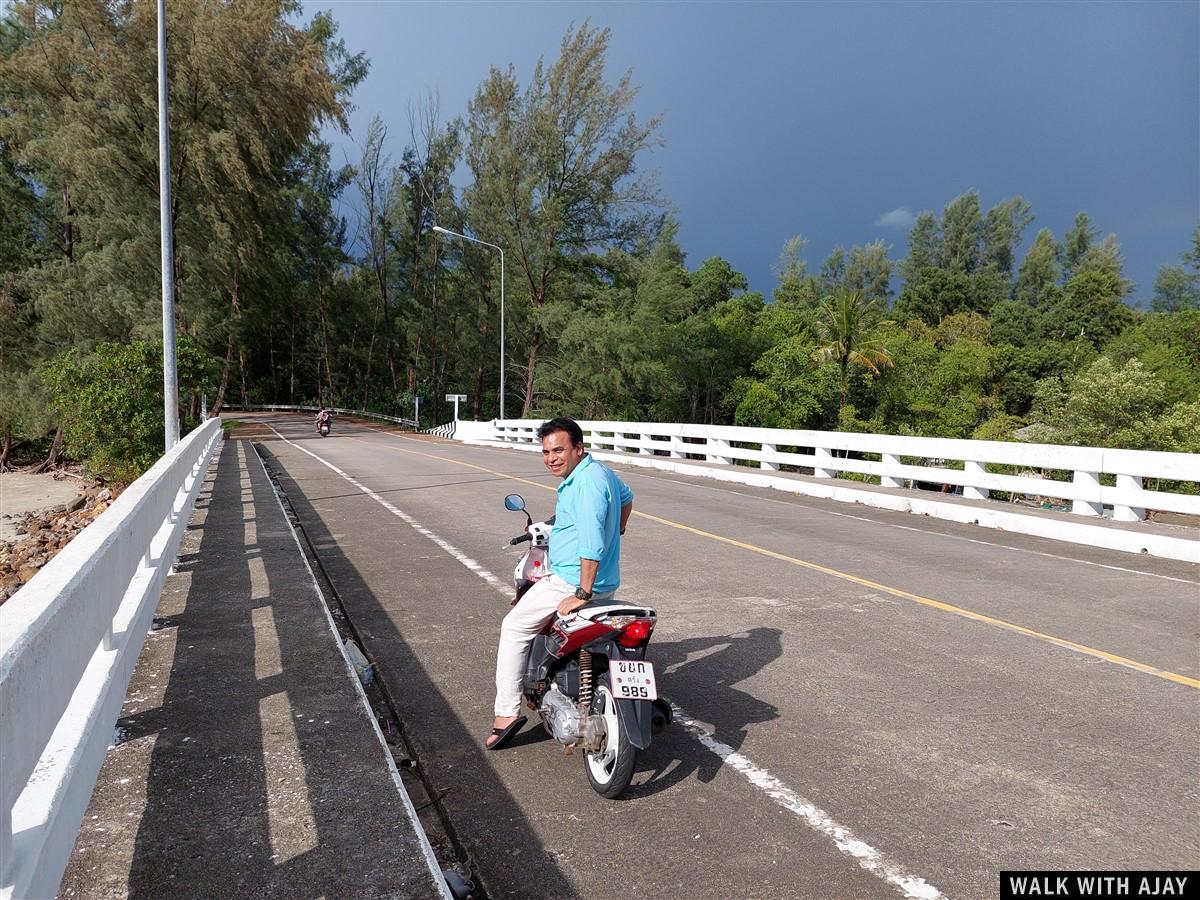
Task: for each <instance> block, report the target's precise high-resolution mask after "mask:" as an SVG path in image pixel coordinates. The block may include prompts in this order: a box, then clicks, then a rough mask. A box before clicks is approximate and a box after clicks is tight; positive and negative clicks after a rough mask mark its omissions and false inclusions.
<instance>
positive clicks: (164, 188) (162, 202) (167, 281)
mask: <svg viewBox="0 0 1200 900" xmlns="http://www.w3.org/2000/svg"><path fill="white" fill-rule="evenodd" d="M168 136H169V135H168V127H167V9H166V0H158V210H159V212H158V224H159V228H160V229H161V231H162V237H161V242H162V329H163V425H164V426H165V429H166V445H167V449H168V450H170V449H171V448H172V447H174V446H175V445H176V444H178V443H179V390H178V387H177V383H176V377H175V372H176V368H175V246H174V238H173V233H172V230H171V145H170V141H169V140H168Z"/></svg>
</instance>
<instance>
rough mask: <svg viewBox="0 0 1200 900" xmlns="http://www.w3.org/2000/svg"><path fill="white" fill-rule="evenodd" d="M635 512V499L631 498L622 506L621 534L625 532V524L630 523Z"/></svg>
mask: <svg viewBox="0 0 1200 900" xmlns="http://www.w3.org/2000/svg"><path fill="white" fill-rule="evenodd" d="M632 513H633V501H632V500H630V501H629V502H628V503H626V504H625V505H624V506H622V507H621V534H624V533H625V526H626V525H628V524H629V516H630V515H631V514H632Z"/></svg>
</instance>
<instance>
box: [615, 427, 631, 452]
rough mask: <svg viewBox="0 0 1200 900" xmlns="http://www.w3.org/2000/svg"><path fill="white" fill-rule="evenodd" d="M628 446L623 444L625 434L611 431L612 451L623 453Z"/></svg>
mask: <svg viewBox="0 0 1200 900" xmlns="http://www.w3.org/2000/svg"><path fill="white" fill-rule="evenodd" d="M628 449H629V448H628V447H627V446H626V445H625V435H624V434H622V433H621V432H620V431H614V432H613V452H614V453H624V452H625V451H626V450H628Z"/></svg>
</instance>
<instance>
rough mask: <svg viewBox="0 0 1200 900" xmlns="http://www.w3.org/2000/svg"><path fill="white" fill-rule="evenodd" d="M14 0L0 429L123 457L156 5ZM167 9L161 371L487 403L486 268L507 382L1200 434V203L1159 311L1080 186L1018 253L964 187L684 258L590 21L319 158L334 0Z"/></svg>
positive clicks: (810, 408)
mask: <svg viewBox="0 0 1200 900" xmlns="http://www.w3.org/2000/svg"><path fill="white" fill-rule="evenodd" d="M10 8H11V10H12V11H11V13H10V15H9V17H8V19H7V20H6V21H5V24H4V26H3V27H0V110H2V113H0V442H2V444H0V458H2V459H7V458H9V457H8V451H9V450H10V449H11V447H12V446H13V444H14V442H20V441H22V440H25V441H28V442H30V443H31V444H36V442H37V441H45V440H46V439H47V435H49V434H52V433H54V431H55V429H56V427H58V426H59V425H60V424H61V425H64V426H65V427H66V441H67V450H68V452H70V453H74V454H78V455H80V456H81V457H83V458H86V459H87V460H88V461H89V465H91V466H93V467H95V468H96V469H98V470H102V471H105V472H109V473H120V474H122V475H123V476H129V475H132V474H135V473H136V472H137V471H139V470H140V468H142V467H144V466H145V465H146V464H147V463H148V461H149V460H151V459H152V458H153V456H154V455H157V452H158V446H159V443H160V441H161V428H162V426H161V422H160V419H161V416H160V415H159V413H158V410H159V409H160V406H161V404H160V398H159V396H158V393H159V391H160V388H159V387H158V374H157V373H158V362H157V351H155V350H154V349H153V345H152V344H145V343H142V342H140V341H139V339H142V340H144V339H146V338H148V337H150V336H152V335H155V334H157V333H158V330H159V308H158V283H159V272H158V258H159V255H158V215H157V194H156V190H155V186H156V181H157V179H156V173H157V168H156V167H157V140H156V135H155V120H156V116H155V115H154V110H155V107H156V97H155V96H154V82H153V78H152V73H153V68H154V45H155V40H154V39H155V28H154V24H155V23H154V15H153V8H152V7H149V8H144V7H143V6H139V5H136V4H134V5H132V6H129V7H128V9H126V8H125V7H121V8H120V10H119V12H120V14H116V13H114V11H113V10H114V7H112V6H111V4H110V5H105V4H102V3H101V4H97V3H69V4H62V3H56V2H48V0H18V2H15V3H13V4H10ZM168 8H169V11H170V17H169V21H168V29H169V31H170V33H171V36H172V48H173V49H172V58H171V65H172V78H171V97H170V102H171V109H172V133H171V141H172V172H171V175H172V180H173V184H174V185H175V206H176V209H175V210H174V216H173V227H174V234H175V246H176V254H177V259H176V274H177V285H176V287H177V290H178V297H179V305H178V313H179V321H178V323H177V324H178V326H179V333H180V334H183V335H187V336H190V338H191V339H192V341H193V342H194V343H193V344H187V343H186V342H185V343H184V346H185V348H186V349H181V354H180V355H181V360H182V359H183V358H184V357H185V356H187V355H188V354H192V353H193V352H194V353H195V354H197V355H198V357H200V358H202V359H207V360H210V361H211V360H212V359H214V358H215V359H216V361H217V362H216V367H217V368H216V371H215V372H212V371H209V369H208V368H207V365H208V364H198V365H200V368H201V369H203V370H204V372H203V374H200V375H196V376H195V377H194V378H193V379H192V382H190V383H188V384H186V385H185V384H181V388H182V389H184V390H185V391H190V390H193V389H194V388H195V387H196V386H197V385H199V384H201V383H205V386H206V387H207V388H209V389H210V390H211V391H212V393H213V394H214V395H215V396H214V397H213V399H214V400H216V401H217V402H223V401H224V400H225V399H226V398H230V397H236V398H238V399H240V400H243V401H252V400H262V401H273V402H280V403H303V402H306V401H313V402H321V403H332V404H338V405H347V406H360V407H363V408H367V409H372V410H375V411H378V412H386V413H391V414H397V413H400V414H410V413H411V411H412V403H413V397H414V396H418V397H420V398H421V405H422V413H423V415H422V418H423V419H425V421H429V420H430V419H436V420H438V421H444V420H445V418H446V417H447V416H448V415H449V408H448V405H447V404H445V403H444V402H443V401H442V397H443V396H444V395H445V394H446V393H466V394H467V395H468V396H469V398H470V399H469V401H468V409H467V410H466V411H465V413H466V414H467V415H472V416H474V417H477V418H490V417H493V416H495V415H497V414H498V411H499V410H498V407H499V402H498V401H499V397H498V385H499V381H500V376H501V369H500V360H499V352H498V351H499V349H500V332H501V321H500V319H501V308H500V285H501V282H502V279H503V284H504V296H505V303H504V322H503V328H504V331H505V351H506V363H505V369H504V376H505V380H506V385H507V388H508V389H507V395H506V404H507V410H506V412H509V413H510V414H511V415H532V414H534V413H540V414H546V413H558V412H563V413H568V414H572V415H576V416H580V417H587V418H597V419H622V418H629V419H646V420H659V421H689V422H713V423H726V422H735V423H738V424H743V425H761V426H773V427H795V428H842V429H854V430H870V431H880V432H899V433H906V434H928V435H944V436H950V437H972V436H974V437H978V438H982V439H988V440H1008V439H1012V438H1013V437H1014V436H1015V435H1016V434H1017V433H1018V432H1020V433H1021V434H1023V435H1024V434H1028V431H1027V427H1028V425H1033V426H1035V427H1036V428H1041V429H1042V432H1043V433H1044V434H1047V435H1050V436H1051V437H1052V438H1053V439H1055V440H1063V441H1068V442H1101V441H1107V442H1110V443H1111V442H1120V441H1124V442H1127V445H1128V446H1139V447H1147V448H1162V449H1177V448H1189V447H1190V448H1194V447H1195V446H1196V434H1197V427H1196V416H1197V408H1196V402H1197V401H1196V398H1197V396H1200V309H1198V307H1200V228H1197V229H1196V230H1195V231H1194V232H1193V234H1192V235H1191V242H1190V246H1189V247H1188V248H1187V252H1185V253H1184V254H1182V257H1181V260H1180V265H1177V266H1166V267H1164V268H1163V270H1162V271H1161V273H1160V275H1159V278H1158V280H1157V281H1156V284H1155V292H1154V299H1153V308H1154V309H1155V310H1156V311H1155V312H1154V313H1152V314H1151V313H1144V312H1140V311H1137V310H1136V309H1134V308H1131V306H1130V305H1129V304H1127V302H1126V301H1127V300H1129V299H1130V294H1131V293H1132V290H1133V287H1132V285H1131V284H1130V283H1129V282H1128V281H1127V280H1126V279H1125V276H1124V272H1123V262H1122V259H1121V251H1120V247H1119V245H1118V243H1117V240H1116V238H1115V236H1113V235H1109V236H1108V237H1107V238H1104V239H1103V240H1100V231H1099V230H1098V229H1097V227H1096V226H1095V225H1094V224H1093V223H1092V221H1091V220H1090V218H1089V217H1088V216H1087V214H1086V213H1080V214H1079V216H1077V218H1076V220H1075V222H1074V224H1073V226H1072V227H1071V228H1070V229H1069V230H1068V232H1067V233H1066V234H1065V235H1060V236H1058V238H1056V236H1055V235H1054V234H1053V233H1052V232H1051V231H1050V230H1049V229H1045V228H1043V229H1041V230H1040V231H1038V233H1037V235H1036V237H1035V238H1034V240H1033V242H1032V245H1031V246H1030V247H1029V249H1028V252H1026V253H1025V255H1024V258H1019V249H1020V248H1021V247H1022V246H1023V236H1024V234H1025V232H1026V230H1027V229H1028V228H1029V226H1030V225H1031V224H1032V223H1033V221H1034V216H1033V211H1032V208H1031V205H1030V204H1029V203H1028V202H1027V201H1026V200H1025V199H1023V198H1021V197H1011V198H1008V199H1004V200H1001V201H1000V202H998V203H996V204H995V205H994V206H992V207H991V208H990V209H986V211H985V207H984V206H983V204H982V201H981V197H980V194H979V193H978V192H977V191H969V192H967V193H965V194H963V195H961V196H959V197H956V198H954V199H952V200H951V201H950V202H949V203H947V204H946V205H945V207H944V209H943V210H942V212H941V214H940V215H937V214H934V213H932V212H922V213H921V214H920V215H918V216H917V218H916V220H915V222H914V224H913V227H912V229H911V230H910V232H909V235H908V241H907V250H906V255H905V257H904V259H902V260H895V259H893V258H891V256H890V253H891V248H889V247H887V246H886V245H884V244H883V243H882V242H879V241H876V242H874V243H870V244H866V245H863V246H853V247H849V248H847V249H843V248H842V247H837V248H835V249H834V250H833V251H832V252H831V253H830V254H829V255H828V257H827V258H826V259H825V260H824V261H823V262H822V263H821V265H820V266H819V268H817V267H815V266H814V267H812V268H810V266H809V263H808V261H807V260H806V258H805V251H806V248H807V246H808V240H807V239H806V238H805V237H803V236H801V235H796V236H795V237H793V238H791V239H790V240H788V241H787V242H786V243H785V245H784V247H783V249H782V253H781V255H780V259H779V264H778V266H777V268H776V272H775V274H776V278H777V281H776V283H775V284H774V285H772V286H771V290H769V291H768V290H766V289H765V288H764V293H767V294H769V296H770V298H771V302H768V301H767V300H765V299H764V296H763V294H760V293H758V292H755V291H751V290H750V289H749V287H750V286H749V285H748V284H747V281H746V279H745V277H743V275H742V274H741V273H739V272H737V271H736V270H735V269H734V268H733V266H732V265H731V264H730V263H729V262H728V261H727V260H725V259H723V258H721V257H712V258H709V259H706V260H704V261H703V262H701V263H700V264H699V265H698V266H697V265H695V264H692V263H689V261H688V260H687V258H686V256H685V254H684V252H683V250H682V248H681V247H680V245H679V242H678V239H677V234H678V230H679V225H678V223H677V222H675V221H674V220H673V219H672V218H670V217H669V216H666V215H664V214H663V212H662V210H663V209H664V208H667V204H666V202H665V200H664V198H662V197H661V196H660V195H659V194H658V192H657V190H656V189H655V188H654V184H653V180H652V179H650V178H648V177H647V176H646V175H645V174H644V173H643V171H642V164H643V161H644V159H645V158H646V156H647V151H648V150H651V149H652V148H653V147H654V146H655V145H657V144H658V143H659V141H660V137H659V119H657V118H653V119H649V120H645V119H641V118H639V117H638V116H636V115H634V113H633V108H634V100H635V96H636V92H637V88H636V85H635V84H634V81H633V78H632V75H631V74H630V73H625V74H619V75H617V76H615V77H614V76H612V74H611V73H610V69H609V66H608V60H607V54H608V48H609V42H610V34H609V32H608V31H607V30H605V29H600V28H594V27H592V26H591V25H590V24H588V23H584V24H583V25H582V26H579V27H572V28H571V29H570V30H568V32H567V33H566V34H565V35H564V37H563V40H562V43H561V45H560V48H559V52H558V55H557V56H556V57H555V58H554V59H552V60H542V61H539V62H538V63H537V64H536V65H535V66H534V67H533V70H532V73H531V75H530V77H529V78H528V79H527V80H526V81H524V82H519V81H518V79H517V77H516V74H515V72H516V71H517V70H516V68H515V66H514V65H508V66H505V67H497V68H493V69H492V70H491V71H490V73H489V74H488V76H487V77H486V78H485V79H484V81H483V82H482V83H481V84H480V85H479V88H478V90H477V91H476V92H475V95H474V97H473V98H472V100H471V103H470V104H469V106H468V108H467V109H466V110H465V111H463V115H462V117H461V118H459V117H451V118H449V119H443V118H442V117H441V115H440V112H439V108H438V100H437V97H436V95H433V94H431V95H429V96H428V97H427V98H426V99H425V100H424V101H423V102H422V103H420V104H417V105H416V106H415V107H414V109H413V110H412V115H411V116H410V123H411V126H412V127H411V134H410V135H407V136H406V140H405V141H398V140H397V139H396V138H395V137H394V136H392V135H389V134H388V133H387V129H386V128H385V127H384V126H383V125H382V123H381V121H380V120H378V119H377V120H376V121H374V122H373V123H372V124H371V125H370V126H369V127H368V129H367V131H366V133H365V134H364V135H362V136H361V143H362V145H363V148H364V152H363V154H362V157H361V159H360V160H359V161H358V162H357V164H356V165H355V166H348V165H347V166H335V165H334V164H333V163H332V161H331V154H330V148H329V146H328V145H327V144H325V143H323V142H322V141H320V140H319V138H318V135H319V133H320V129H321V127H322V126H323V125H325V124H332V125H335V126H338V127H344V125H345V116H346V111H347V109H348V100H349V91H350V90H351V89H352V88H353V86H354V85H355V84H356V83H357V82H358V81H359V80H361V78H362V77H363V74H364V73H365V71H366V62H365V60H364V59H363V58H362V57H361V56H354V55H351V54H350V53H348V52H347V50H346V48H345V47H344V46H343V45H342V44H341V43H340V42H338V41H337V40H336V28H335V24H334V21H333V19H332V17H331V16H330V15H328V14H319V15H316V16H315V17H313V18H312V20H311V21H310V22H309V23H308V24H307V25H305V24H303V23H301V22H299V21H298V20H297V16H296V14H297V12H298V8H297V7H296V6H295V4H293V3H291V2H288V3H284V4H277V3H235V4H229V3H218V4H211V3H203V2H200V0H179V2H173V3H171V4H169V5H168ZM181 37H182V38H183V39H181ZM231 83H232V84H236V85H237V86H238V89H237V90H236V91H230V90H229V85H230V84H231ZM463 172H466V173H467V183H466V185H465V186H463V187H457V186H456V185H457V184H459V181H458V179H459V177H460V174H461V173H463ZM347 195H349V196H347ZM339 209H352V210H356V211H357V212H358V215H359V218H358V221H357V222H356V223H355V227H353V228H348V227H347V223H346V222H345V221H344V220H343V218H342V217H341V214H340V213H339ZM435 225H439V226H442V227H443V228H447V229H451V230H453V231H455V232H460V233H463V234H467V235H470V236H471V237H473V238H478V239H479V240H480V241H486V242H488V244H487V245H481V244H479V243H474V242H472V241H464V240H461V239H459V238H453V237H447V236H443V235H441V234H438V233H434V232H433V230H432V229H433V227H434V226H435ZM493 244H494V245H497V246H498V247H503V248H504V256H503V263H502V257H501V255H500V253H499V252H497V250H496V249H494V248H493V247H492V246H490V245H493ZM502 266H503V268H502ZM814 269H815V271H814ZM893 275H899V276H900V280H899V281H898V282H893ZM900 285H902V286H900ZM897 286H899V287H900V289H899V296H898V297H897V298H896V299H895V303H894V305H893V306H892V307H891V309H890V310H889V309H888V305H889V303H890V302H891V300H892V295H893V289H894V287H897ZM1141 299H1148V298H1141ZM1135 305H1136V304H1135ZM885 319H889V320H892V321H891V322H888V321H884V320H885ZM64 348H66V349H67V350H68V354H69V356H65V357H59V358H58V359H57V361H56V362H55V363H54V364H53V365H50V366H48V365H47V364H48V361H49V360H51V359H52V358H55V357H56V356H57V355H58V354H60V353H61V351H63V349H64ZM68 358H69V359H71V360H74V362H70V363H69V362H67V361H66V360H67V359H68ZM44 372H46V373H48V374H47V375H46V376H45V377H43V373H44ZM188 377H191V376H188ZM206 379H207V381H206ZM181 381H183V376H182V375H181ZM52 399H53V402H51V400H52ZM184 405H185V408H186V409H188V410H192V409H193V408H194V401H192V399H191V396H190V394H189V395H186V396H185V404H184Z"/></svg>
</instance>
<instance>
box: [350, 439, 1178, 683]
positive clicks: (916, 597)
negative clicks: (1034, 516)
mask: <svg viewBox="0 0 1200 900" xmlns="http://www.w3.org/2000/svg"><path fill="white" fill-rule="evenodd" d="M381 433H383V434H389V435H390V436H392V437H396V438H399V439H400V440H403V441H408V442H409V443H418V442H417V441H413V440H412V439H411V438H406V437H403V436H402V435H398V434H396V433H395V432H381ZM344 437H350V436H349V435H345V436H344ZM350 440H352V441H358V442H359V443H362V444H369V445H371V446H375V447H378V446H381V445H379V444H377V443H375V442H374V441H364V440H362V439H361V438H355V437H350ZM383 446H385V447H386V449H389V450H395V451H397V452H398V453H411V454H413V455H415V456H425V457H428V458H429V459H437V460H441V461H442V462H448V463H454V464H455V465H459V466H464V467H466V468H468V469H476V470H477V471H480V472H486V473H487V474H489V475H495V476H497V477H500V478H507V479H509V480H511V481H519V482H521V483H522V484H529V485H532V486H533V487H537V488H541V489H542V490H545V491H554V490H555V488H554V487H553V486H551V485H548V484H541V483H540V482H537V481H530V480H529V479H528V478H521V477H519V476H517V475H509V474H508V473H507V472H497V471H496V470H495V469H489V468H487V467H485V466H477V465H475V464H474V463H469V462H463V461H462V460H459V459H453V458H451V457H448V456H438V455H436V454H433V453H423V452H421V451H420V450H407V449H405V448H403V447H395V446H387V445H383ZM633 514H634V515H635V516H638V517H640V518H643V519H647V520H649V521H651V522H657V523H658V524H659V525H666V526H668V527H670V528H677V529H679V530H680V531H686V532H689V533H690V534H694V535H697V536H698V537H703V538H708V539H709V540H713V541H720V542H721V543H722V544H728V545H730V546H731V547H739V548H741V549H742V550H749V551H750V552H751V553H758V554H761V555H762V556H767V557H770V558H771V559H776V560H779V561H780V562H786V563H791V564H792V565H794V566H800V567H802V568H805V569H811V570H812V571H814V572H820V573H821V574H823V575H829V576H831V577H833V578H840V579H842V580H843V581H849V582H851V583H852V584H858V585H862V586H863V587H866V588H870V589H871V590H875V591H880V592H882V593H885V594H890V595H891V596H893V597H899V598H900V599H902V600H911V601H912V602H913V603H920V604H921V605H922V606H927V607H929V608H931V609H937V610H941V611H942V612H947V613H951V614H953V615H956V616H961V617H962V618H964V619H970V620H971V621H973V622H981V623H983V624H984V625H991V626H992V627H994V628H1003V629H1004V630H1005V631H1012V632H1015V633H1017V634H1023V635H1025V636H1026V637H1032V638H1037V639H1038V640H1041V641H1046V642H1047V643H1049V644H1053V645H1054V646H1056V647H1062V648H1063V649H1065V650H1073V651H1075V652H1076V653H1083V654H1085V655H1087V656H1093V657H1095V658H1096V659H1102V660H1104V661H1105V662H1109V663H1113V664H1114V665H1118V666H1124V667H1125V668H1127V669H1133V670H1135V671H1137V672H1143V673H1145V674H1146V675H1153V676H1155V677H1156V678H1163V679H1166V680H1167V681H1173V682H1175V683H1176V684H1182V685H1186V686H1187V687H1191V688H1200V679H1196V678H1189V677H1188V676H1187V675H1180V674H1178V673H1177V672H1168V671H1167V670H1165V669H1159V668H1156V667H1155V666H1151V665H1147V664H1146V663H1140V662H1138V661H1137V660H1134V659H1129V658H1127V657H1124V656H1118V655H1117V654H1115V653H1109V652H1107V651H1105V650H1097V649H1096V648H1095V647H1088V646H1087V645H1085V644H1078V643H1076V642H1075V641H1068V640H1066V639H1065V638H1060V637H1055V636H1054V635H1052V634H1046V633H1045V632H1041V631H1036V630H1034V629H1032V628H1026V627H1025V626H1024V625H1017V624H1015V623H1013V622H1006V621H1005V620H1004V619H997V618H994V617H993V616H986V615H984V614H983V613H977V612H974V611H972V610H969V609H963V608H962V607H961V606H955V605H953V604H952V603H945V602H943V601H941V600H934V599H932V598H930V597H923V596H921V595H920V594H913V593H910V592H909V591H905V590H901V589H900V588H894V587H890V586H888V585H886V584H880V583H879V582H878V581H871V580H870V579H869V578H860V577H859V576H858V575H851V574H850V573H848V572H841V571H839V570H837V569H831V568H829V567H828V566H822V565H820V564H818V563H814V562H809V561H808V560H804V559H798V558H797V557H795V556H788V555H787V554H786V553H779V552H777V551H775V550H768V549H767V548H765V547H759V546H757V545H755V544H747V543H746V542H745V541H739V540H735V539H734V538H729V537H725V536H724V535H720V534H713V533H712V532H711V531H704V530H703V529H700V528H693V527H692V526H690V525H684V524H682V523H680V522H673V521H671V520H670V519H664V518H662V517H661V516H655V515H651V514H650V513H645V512H639V511H638V510H636V509H635V510H634V511H633Z"/></svg>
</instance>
